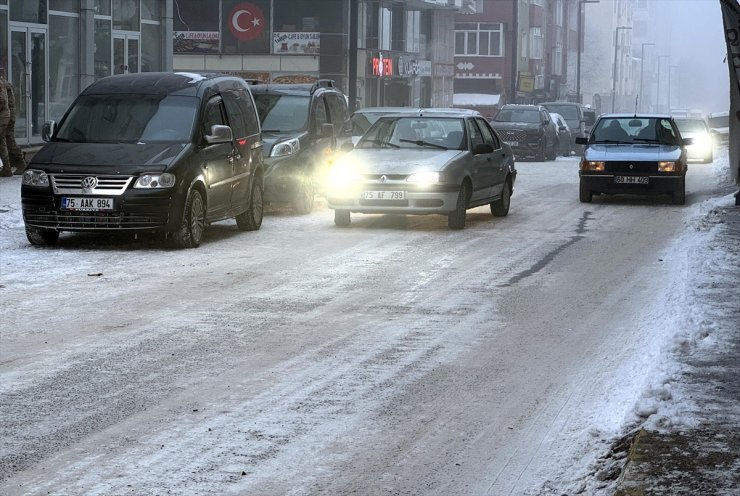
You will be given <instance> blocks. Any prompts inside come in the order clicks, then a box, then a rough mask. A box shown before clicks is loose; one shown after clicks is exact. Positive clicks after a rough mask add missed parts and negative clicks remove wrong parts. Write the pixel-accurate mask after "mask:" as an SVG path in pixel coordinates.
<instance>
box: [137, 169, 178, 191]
mask: <svg viewBox="0 0 740 496" xmlns="http://www.w3.org/2000/svg"><path fill="white" fill-rule="evenodd" d="M174 185H175V175H174V174H170V173H168V172H162V173H161V174H143V175H141V176H139V179H137V180H136V183H135V184H134V188H137V189H162V188H171V187H172V186H174Z"/></svg>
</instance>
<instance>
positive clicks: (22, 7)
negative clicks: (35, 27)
mask: <svg viewBox="0 0 740 496" xmlns="http://www.w3.org/2000/svg"><path fill="white" fill-rule="evenodd" d="M9 7H10V20H11V21H19V22H32V23H35V24H46V15H47V9H46V0H10V5H9Z"/></svg>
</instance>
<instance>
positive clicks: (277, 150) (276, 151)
mask: <svg viewBox="0 0 740 496" xmlns="http://www.w3.org/2000/svg"><path fill="white" fill-rule="evenodd" d="M300 149H301V142H300V141H299V140H298V138H292V139H289V140H287V141H281V142H280V143H277V144H275V146H273V147H272V151H271V152H270V156H271V157H287V156H288V155H295V154H296V153H298V152H299V151H300Z"/></svg>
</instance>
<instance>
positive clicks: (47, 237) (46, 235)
mask: <svg viewBox="0 0 740 496" xmlns="http://www.w3.org/2000/svg"><path fill="white" fill-rule="evenodd" d="M26 237H27V238H28V241H29V242H30V243H31V244H32V245H35V246H54V245H55V244H57V240H58V239H59V231H53V230H51V229H37V228H35V227H26Z"/></svg>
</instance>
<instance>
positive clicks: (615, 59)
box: [612, 26, 632, 112]
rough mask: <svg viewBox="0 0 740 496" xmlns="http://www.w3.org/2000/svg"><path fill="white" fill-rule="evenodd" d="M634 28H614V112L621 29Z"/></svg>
mask: <svg viewBox="0 0 740 496" xmlns="http://www.w3.org/2000/svg"><path fill="white" fill-rule="evenodd" d="M621 29H624V30H627V29H632V28H631V27H628V26H617V29H615V30H614V67H613V69H612V79H613V81H612V112H614V103H615V102H616V99H617V50H618V49H619V44H618V43H619V30H621Z"/></svg>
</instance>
